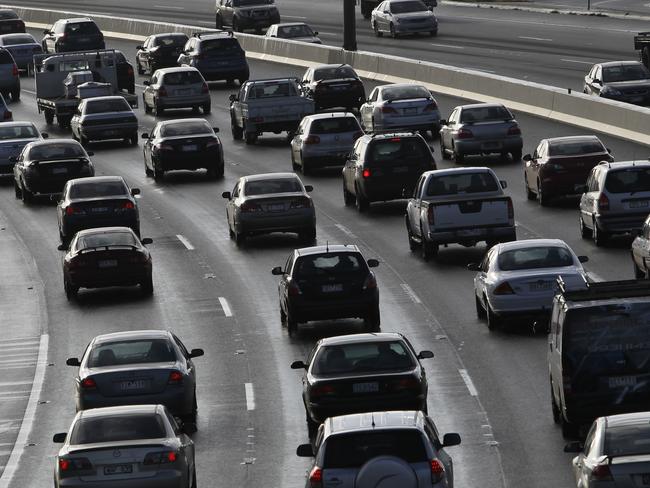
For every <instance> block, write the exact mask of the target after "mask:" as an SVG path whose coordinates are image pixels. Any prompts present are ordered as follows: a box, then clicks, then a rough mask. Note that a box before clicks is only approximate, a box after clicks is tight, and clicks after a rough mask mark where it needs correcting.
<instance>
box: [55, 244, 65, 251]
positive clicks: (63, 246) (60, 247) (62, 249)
mask: <svg viewBox="0 0 650 488" xmlns="http://www.w3.org/2000/svg"><path fill="white" fill-rule="evenodd" d="M56 248H57V249H58V250H59V251H67V250H68V248H67V247H66V245H65V244H59V245H58V246H56Z"/></svg>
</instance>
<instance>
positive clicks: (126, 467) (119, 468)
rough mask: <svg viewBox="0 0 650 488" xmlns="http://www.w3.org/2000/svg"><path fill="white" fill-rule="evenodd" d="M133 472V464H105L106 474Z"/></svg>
mask: <svg viewBox="0 0 650 488" xmlns="http://www.w3.org/2000/svg"><path fill="white" fill-rule="evenodd" d="M129 473H133V465H132V464H111V465H110V466H104V474H129Z"/></svg>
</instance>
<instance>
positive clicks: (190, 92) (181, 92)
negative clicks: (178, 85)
mask: <svg viewBox="0 0 650 488" xmlns="http://www.w3.org/2000/svg"><path fill="white" fill-rule="evenodd" d="M175 93H176V95H180V96H184V95H191V94H192V89H191V88H188V89H185V90H176V92H175Z"/></svg>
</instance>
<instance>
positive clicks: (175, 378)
mask: <svg viewBox="0 0 650 488" xmlns="http://www.w3.org/2000/svg"><path fill="white" fill-rule="evenodd" d="M182 382H183V374H182V373H181V372H180V371H172V372H170V373H169V380H167V384H170V385H178V384H180V383H182Z"/></svg>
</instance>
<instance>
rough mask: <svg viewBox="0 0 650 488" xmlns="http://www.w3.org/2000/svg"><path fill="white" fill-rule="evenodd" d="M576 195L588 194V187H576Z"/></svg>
mask: <svg viewBox="0 0 650 488" xmlns="http://www.w3.org/2000/svg"><path fill="white" fill-rule="evenodd" d="M574 188H575V191H576V193H587V189H588V188H587V185H576V186H575V187H574Z"/></svg>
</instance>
